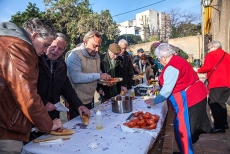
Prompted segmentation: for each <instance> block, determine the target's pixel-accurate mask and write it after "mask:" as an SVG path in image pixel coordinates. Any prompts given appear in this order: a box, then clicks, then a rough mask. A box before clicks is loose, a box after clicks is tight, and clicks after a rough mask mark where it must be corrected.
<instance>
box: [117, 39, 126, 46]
mask: <svg viewBox="0 0 230 154" xmlns="http://www.w3.org/2000/svg"><path fill="white" fill-rule="evenodd" d="M121 44H126V45H127V46H128V42H127V41H126V40H125V39H121V40H120V41H119V42H118V45H121Z"/></svg>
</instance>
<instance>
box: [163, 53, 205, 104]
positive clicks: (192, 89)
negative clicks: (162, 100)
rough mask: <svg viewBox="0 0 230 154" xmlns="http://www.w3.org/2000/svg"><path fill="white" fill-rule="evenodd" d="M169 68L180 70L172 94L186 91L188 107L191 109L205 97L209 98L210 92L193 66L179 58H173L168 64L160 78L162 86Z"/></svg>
mask: <svg viewBox="0 0 230 154" xmlns="http://www.w3.org/2000/svg"><path fill="white" fill-rule="evenodd" d="M168 66H172V67H174V68H176V69H177V70H179V75H178V79H177V82H176V85H175V87H174V88H173V91H172V94H173V93H177V92H180V91H182V90H185V89H186V88H187V90H186V96H187V103H188V107H191V106H193V105H195V104H197V103H199V102H200V101H202V100H203V99H204V98H205V97H207V94H208V91H207V89H206V87H205V85H204V83H203V82H202V81H200V80H199V78H198V75H197V73H196V72H195V71H194V70H193V68H192V66H191V65H190V64H189V63H188V62H187V61H186V60H185V59H183V58H181V57H179V56H173V57H172V58H171V59H170V61H169V62H168V64H167V65H166V66H165V67H164V69H163V71H162V73H161V75H160V77H159V81H160V85H163V83H164V79H163V75H164V71H165V70H166V68H167V67H168Z"/></svg>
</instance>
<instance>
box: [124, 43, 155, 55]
mask: <svg viewBox="0 0 230 154" xmlns="http://www.w3.org/2000/svg"><path fill="white" fill-rule="evenodd" d="M154 42H155V41H154ZM154 42H147V43H141V44H135V45H130V46H129V47H128V50H130V51H131V52H132V54H133V55H136V54H137V50H138V49H140V48H142V49H143V50H144V51H150V47H151V45H152V44H153V43H154Z"/></svg>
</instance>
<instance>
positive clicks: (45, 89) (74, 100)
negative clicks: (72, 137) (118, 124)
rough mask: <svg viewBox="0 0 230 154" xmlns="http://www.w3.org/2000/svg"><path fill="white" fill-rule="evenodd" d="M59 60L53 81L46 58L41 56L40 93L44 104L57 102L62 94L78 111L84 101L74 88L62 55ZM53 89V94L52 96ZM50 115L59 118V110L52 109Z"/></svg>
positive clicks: (39, 64) (39, 63)
mask: <svg viewBox="0 0 230 154" xmlns="http://www.w3.org/2000/svg"><path fill="white" fill-rule="evenodd" d="M58 61H59V62H58V64H57V68H56V71H55V74H54V79H53V81H52V74H51V72H50V69H49V67H48V64H47V61H46V58H45V57H44V56H43V57H39V62H38V66H39V78H38V94H39V95H40V96H41V98H42V101H43V103H44V105H46V104H47V103H48V102H51V103H53V104H56V103H57V102H59V101H60V96H61V95H62V96H63V97H64V98H65V99H66V100H67V101H68V103H69V104H70V105H71V106H72V107H73V108H74V109H75V110H76V112H78V110H77V109H78V107H80V106H81V105H82V102H81V100H80V99H79V97H78V96H77V94H76V93H75V90H74V89H73V88H72V85H71V83H70V81H69V78H68V76H67V67H66V64H65V62H64V60H63V59H62V57H60V58H59V59H58ZM52 90H53V96H51V91H52ZM49 115H50V117H51V118H52V119H55V118H59V111H56V110H54V111H51V112H49Z"/></svg>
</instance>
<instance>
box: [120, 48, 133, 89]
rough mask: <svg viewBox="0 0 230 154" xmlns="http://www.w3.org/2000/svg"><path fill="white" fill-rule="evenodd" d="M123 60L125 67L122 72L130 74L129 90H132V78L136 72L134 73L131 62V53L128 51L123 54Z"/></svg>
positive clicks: (128, 80)
mask: <svg viewBox="0 0 230 154" xmlns="http://www.w3.org/2000/svg"><path fill="white" fill-rule="evenodd" d="M121 57H122V59H123V67H122V71H124V72H127V73H128V79H127V89H131V88H132V83H133V82H132V81H133V80H132V78H133V75H134V71H133V64H132V61H131V57H130V55H129V53H128V52H127V51H125V52H124V53H123V55H121Z"/></svg>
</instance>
